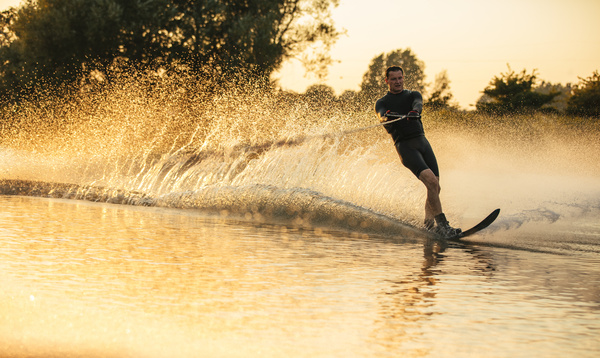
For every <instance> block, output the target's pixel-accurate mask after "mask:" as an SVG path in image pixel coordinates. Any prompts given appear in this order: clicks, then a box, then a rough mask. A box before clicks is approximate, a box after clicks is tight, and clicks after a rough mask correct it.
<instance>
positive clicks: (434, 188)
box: [419, 169, 442, 221]
mask: <svg viewBox="0 0 600 358" xmlns="http://www.w3.org/2000/svg"><path fill="white" fill-rule="evenodd" d="M419 180H421V181H422V182H423V184H425V187H426V188H427V200H426V201H425V221H433V218H434V217H435V216H437V215H439V214H441V213H442V202H441V200H440V190H441V188H440V181H439V179H438V177H436V176H435V174H433V171H432V170H431V169H426V170H423V171H422V172H421V174H419Z"/></svg>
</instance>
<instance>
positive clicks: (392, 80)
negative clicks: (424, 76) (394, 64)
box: [385, 71, 404, 93]
mask: <svg viewBox="0 0 600 358" xmlns="http://www.w3.org/2000/svg"><path fill="white" fill-rule="evenodd" d="M385 83H387V84H388V86H389V87H390V92H392V93H400V92H402V91H404V74H403V73H402V71H391V72H390V73H389V74H388V77H387V78H386V79H385Z"/></svg>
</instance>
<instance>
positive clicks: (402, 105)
mask: <svg viewBox="0 0 600 358" xmlns="http://www.w3.org/2000/svg"><path fill="white" fill-rule="evenodd" d="M387 111H390V112H396V113H398V114H402V115H404V114H408V112H410V111H417V112H419V113H421V112H422V111H423V97H422V96H421V93H419V92H417V91H409V90H404V91H402V92H400V93H396V94H394V93H391V92H388V93H387V94H386V95H385V96H383V97H382V98H380V99H379V100H378V101H377V102H376V103H375V112H377V114H378V115H379V117H380V118H382V117H383V116H384V115H385V112H387ZM384 127H385V129H386V130H387V131H388V133H389V134H391V135H392V139H394V143H397V142H398V141H401V140H407V139H411V138H416V137H420V136H424V135H425V132H424V131H423V123H422V122H421V120H420V119H403V120H399V121H396V122H394V123H390V124H386V125H384Z"/></svg>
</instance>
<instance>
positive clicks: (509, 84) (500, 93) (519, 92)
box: [476, 66, 559, 114]
mask: <svg viewBox="0 0 600 358" xmlns="http://www.w3.org/2000/svg"><path fill="white" fill-rule="evenodd" d="M536 80H537V75H536V71H535V70H533V72H532V73H531V74H527V72H526V70H523V71H521V72H520V73H516V72H514V71H513V70H512V69H511V68H510V66H508V72H506V73H502V74H500V76H495V77H494V78H493V79H492V80H491V81H490V84H489V86H488V87H486V88H485V89H484V90H483V96H482V98H481V99H480V100H479V101H478V102H477V104H476V107H477V110H479V111H482V112H488V113H495V114H507V113H521V112H527V111H533V110H538V109H540V108H541V107H542V106H543V105H545V104H546V103H549V102H551V101H552V99H554V97H556V96H558V95H559V93H557V92H551V93H548V94H544V93H540V92H536V91H535V88H534V86H535V83H536Z"/></svg>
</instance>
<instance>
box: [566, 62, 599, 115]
mask: <svg viewBox="0 0 600 358" xmlns="http://www.w3.org/2000/svg"><path fill="white" fill-rule="evenodd" d="M567 112H568V113H570V114H575V115H581V116H590V117H600V74H599V73H598V71H594V73H592V75H591V76H590V77H588V78H581V77H579V83H578V84H577V85H575V86H574V88H573V95H572V96H571V98H569V101H568V106H567Z"/></svg>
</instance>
